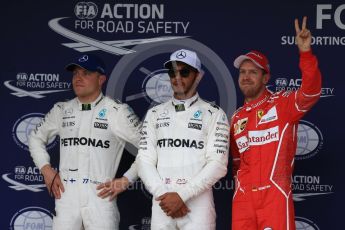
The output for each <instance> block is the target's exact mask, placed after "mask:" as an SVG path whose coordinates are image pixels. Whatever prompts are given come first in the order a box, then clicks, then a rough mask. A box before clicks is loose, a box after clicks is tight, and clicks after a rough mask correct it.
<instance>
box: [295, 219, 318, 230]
mask: <svg viewBox="0 0 345 230" xmlns="http://www.w3.org/2000/svg"><path fill="white" fill-rule="evenodd" d="M295 224H296V230H319V227H318V226H317V225H316V224H315V223H314V222H313V221H311V220H308V219H307V218H304V217H298V216H296V217H295Z"/></svg>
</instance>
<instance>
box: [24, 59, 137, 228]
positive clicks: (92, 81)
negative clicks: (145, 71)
mask: <svg viewBox="0 0 345 230" xmlns="http://www.w3.org/2000/svg"><path fill="white" fill-rule="evenodd" d="M66 69H67V70H69V71H72V72H73V79H72V85H73V90H74V92H75V94H76V96H77V97H76V98H74V99H72V100H70V101H67V102H58V103H56V104H55V105H54V107H53V108H52V109H51V110H50V112H49V113H48V114H47V115H46V116H45V118H44V119H43V121H42V122H41V124H40V125H38V126H37V128H36V129H35V130H33V132H32V133H31V135H30V139H29V147H30V153H31V156H32V158H33V160H34V162H35V164H36V166H37V167H38V168H39V169H40V170H41V173H42V174H43V176H44V180H45V183H46V185H47V188H48V191H49V192H50V194H51V195H53V196H54V197H55V211H56V216H54V218H53V229H54V230H60V229H61V230H68V229H70V230H77V229H87V230H96V229H97V230H98V229H102V230H106V229H107V230H108V229H109V230H110V229H111V230H113V229H118V228H119V221H120V215H119V212H118V208H117V205H116V199H115V198H116V195H117V194H118V193H120V192H122V191H124V190H125V188H126V187H127V186H128V185H129V183H130V182H134V181H135V180H136V179H137V169H136V164H135V163H133V164H132V166H131V168H130V169H129V170H128V171H127V172H126V173H125V175H124V176H123V177H122V178H119V179H114V177H115V174H116V171H117V169H118V166H119V162H120V159H121V156H122V153H123V149H124V146H125V143H126V142H130V143H131V144H133V145H135V146H138V143H139V138H140V134H139V132H140V129H141V122H140V121H139V119H138V117H137V116H136V115H135V113H134V112H133V110H132V109H131V108H130V107H129V106H128V105H126V104H122V103H120V102H119V101H114V100H112V99H110V98H108V97H105V96H104V95H103V94H102V92H101V89H102V85H103V83H104V82H105V80H106V76H105V68H104V64H103V62H102V61H101V60H100V59H99V58H98V57H97V56H94V55H90V54H84V55H82V56H81V57H79V58H78V59H77V60H76V61H75V62H72V63H71V64H69V65H67V66H66ZM56 135H59V136H60V164H59V172H56V171H55V170H54V169H53V168H52V167H51V165H50V157H49V154H48V153H47V151H46V148H45V146H46V144H47V142H48V140H49V139H50V138H51V137H53V136H56ZM105 198H109V199H105Z"/></svg>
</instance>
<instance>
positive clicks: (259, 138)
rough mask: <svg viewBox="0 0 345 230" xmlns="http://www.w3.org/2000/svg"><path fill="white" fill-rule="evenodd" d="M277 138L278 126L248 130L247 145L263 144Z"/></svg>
mask: <svg viewBox="0 0 345 230" xmlns="http://www.w3.org/2000/svg"><path fill="white" fill-rule="evenodd" d="M278 140H279V130H278V126H275V127H273V128H270V129H265V130H258V131H248V141H249V145H263V144H267V143H270V142H272V141H278Z"/></svg>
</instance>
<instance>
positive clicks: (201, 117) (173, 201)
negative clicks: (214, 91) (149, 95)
mask: <svg viewBox="0 0 345 230" xmlns="http://www.w3.org/2000/svg"><path fill="white" fill-rule="evenodd" d="M165 67H166V68H167V69H168V74H169V77H170V82H171V86H172V89H173V91H174V96H173V98H172V99H171V100H169V101H167V102H166V103H163V104H160V105H158V106H155V107H153V108H151V109H150V110H149V111H148V113H147V115H146V118H145V121H144V123H143V128H142V131H141V134H142V135H141V139H140V143H139V152H138V156H137V160H136V161H137V164H138V173H139V176H140V177H141V179H142V180H143V182H144V184H145V186H146V188H147V189H148V190H149V191H150V193H151V194H152V195H153V201H152V203H153V204H152V219H151V229H153V230H154V229H198V230H200V229H215V226H216V223H215V219H216V213H215V208H214V201H213V193H212V186H213V185H214V184H215V183H216V182H217V181H218V180H219V179H220V178H222V177H223V176H225V174H226V172H227V162H228V147H229V143H228V137H229V126H228V121H227V117H226V115H225V113H224V112H223V110H222V109H221V108H219V107H218V106H216V105H213V104H211V103H208V102H206V101H204V100H202V99H201V98H200V97H199V95H198V93H197V92H196V86H197V84H198V82H199V81H200V79H201V77H202V70H201V63H200V60H199V58H198V56H197V54H196V53H195V52H193V51H190V50H185V49H182V50H178V51H176V52H174V53H173V54H172V55H171V56H170V60H169V61H167V62H166V63H165Z"/></svg>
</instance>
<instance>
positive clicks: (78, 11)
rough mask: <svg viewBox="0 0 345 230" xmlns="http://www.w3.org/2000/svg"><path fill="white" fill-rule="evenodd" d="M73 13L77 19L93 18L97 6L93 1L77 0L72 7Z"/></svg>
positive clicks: (96, 11)
mask: <svg viewBox="0 0 345 230" xmlns="http://www.w3.org/2000/svg"><path fill="white" fill-rule="evenodd" d="M74 13H75V16H77V18H79V19H93V18H95V17H96V16H97V13H98V7H97V5H96V4H95V3H93V2H78V3H77V4H76V5H75V7H74Z"/></svg>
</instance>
